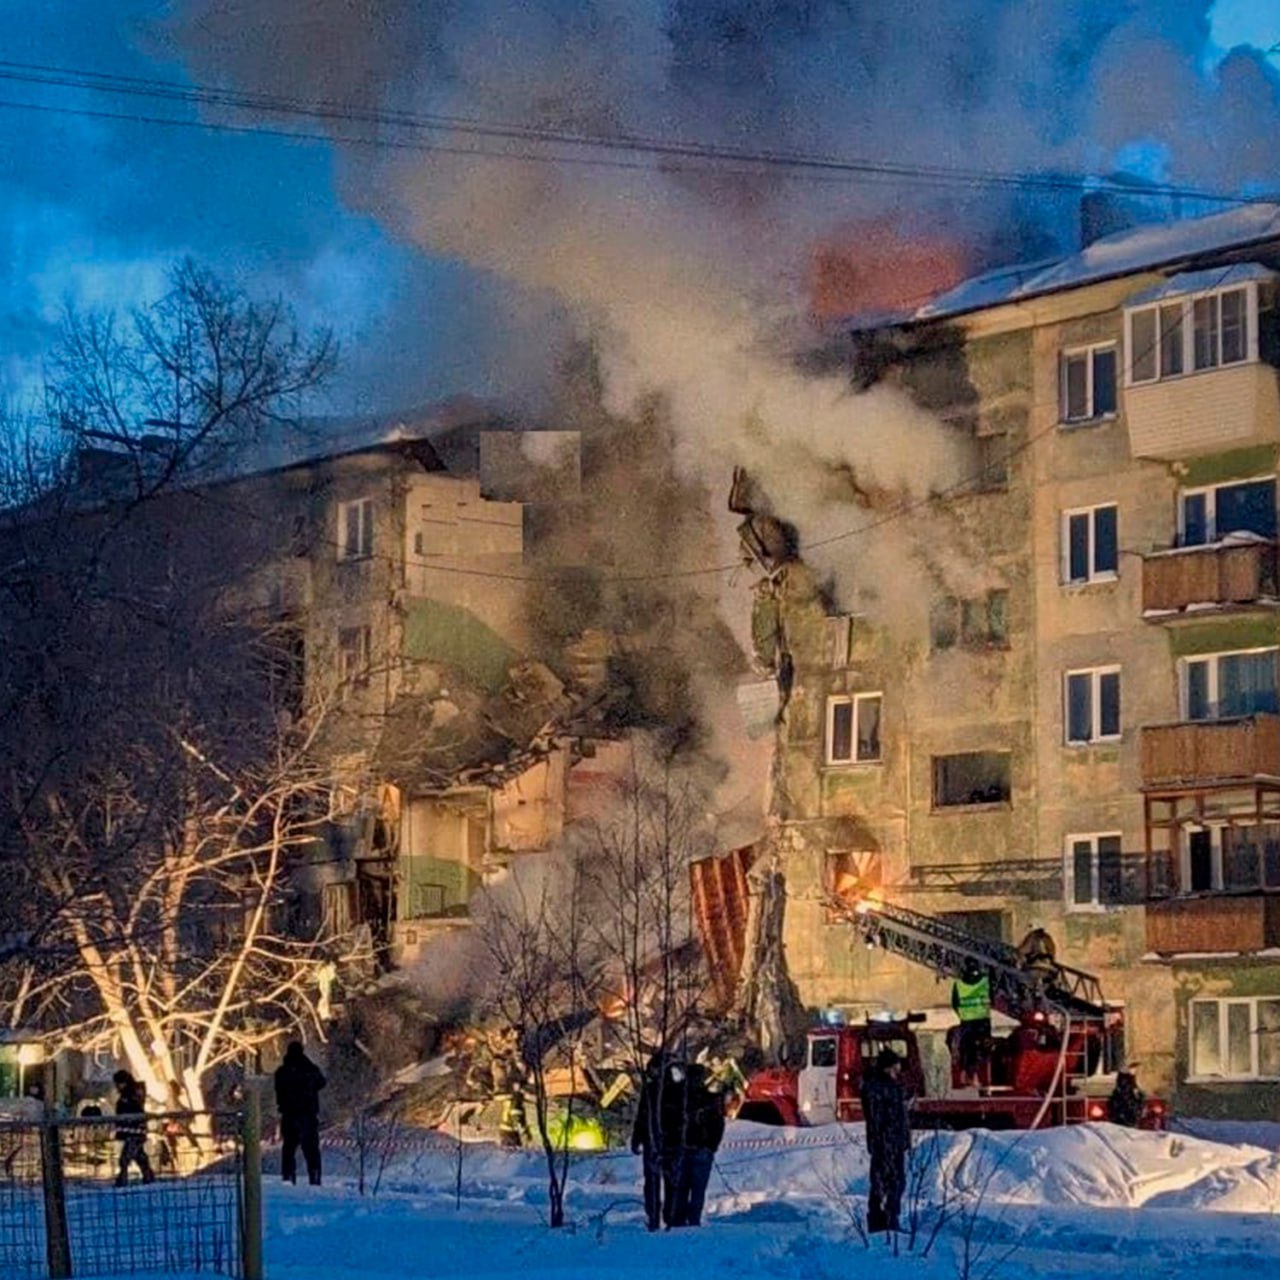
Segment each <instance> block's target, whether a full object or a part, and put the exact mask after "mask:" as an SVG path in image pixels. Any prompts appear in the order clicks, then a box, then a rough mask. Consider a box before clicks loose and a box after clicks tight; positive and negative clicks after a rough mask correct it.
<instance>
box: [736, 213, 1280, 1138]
mask: <svg viewBox="0 0 1280 1280" xmlns="http://www.w3.org/2000/svg"><path fill="white" fill-rule="evenodd" d="M1278 297H1280V207H1277V206H1274V205H1267V204H1251V205H1245V206H1242V207H1240V208H1238V209H1236V210H1233V211H1230V212H1226V213H1221V214H1215V215H1212V216H1208V217H1203V218H1197V219H1192V220H1186V221H1181V222H1177V223H1172V224H1166V225H1162V226H1144V227H1136V228H1131V229H1128V230H1120V231H1117V232H1115V233H1113V234H1111V235H1109V236H1107V237H1105V238H1102V239H1098V240H1096V241H1094V242H1093V243H1090V244H1087V245H1086V247H1084V248H1083V249H1082V250H1081V251H1080V252H1078V253H1076V254H1074V255H1072V256H1069V257H1067V258H1065V259H1061V260H1058V261H1053V262H1042V263H1038V264H1031V265H1027V266H1021V267H1017V268H1013V269H1009V270H1006V271H998V272H992V273H989V274H987V275H985V276H982V277H979V278H977V279H973V280H970V281H967V282H965V283H963V284H961V285H959V286H958V287H956V288H954V289H953V290H951V291H950V292H947V293H944V294H942V295H941V296H939V297H937V298H935V299H934V300H933V301H932V302H931V303H929V304H927V305H926V306H924V307H923V308H921V309H920V310H919V311H917V312H916V313H915V314H913V315H911V316H909V317H907V318H905V319H904V320H903V321H902V322H901V323H896V324H891V325H885V324H883V323H877V324H876V325H875V326H872V327H865V328H863V327H856V328H855V332H854V333H853V346H854V349H855V350H856V352H857V353H858V355H857V358H858V360H859V367H860V368H861V369H863V370H864V371H865V370H870V372H869V373H867V376H866V379H865V380H866V381H868V382H869V381H873V380H889V381H891V382H893V383H894V384H896V385H897V386H899V387H900V388H901V389H903V390H904V391H906V392H907V393H909V394H910V395H911V396H912V397H913V399H914V400H915V401H916V403H917V404H919V405H921V406H922V407H924V408H926V409H928V410H930V411H932V412H933V413H934V414H935V415H937V417H938V419H939V421H940V424H941V426H940V428H939V429H940V430H948V431H953V432H959V433H963V434H964V435H965V436H966V437H967V438H969V439H971V441H972V444H973V453H972V461H971V465H970V467H969V474H968V475H967V476H966V478H965V482H964V483H963V484H961V485H957V486H953V487H951V488H949V489H948V490H947V491H946V492H945V493H943V494H941V495H935V496H934V497H933V498H931V499H929V500H928V501H927V503H925V504H916V505H915V506H914V507H913V508H912V510H911V512H910V514H909V515H908V516H907V517H906V519H907V520H910V521H911V522H912V524H913V527H914V529H915V531H916V533H915V535H914V536H915V539H916V541H915V550H914V551H913V552H912V553H911V560H912V564H913V566H914V567H915V569H918V570H919V578H920V581H921V583H922V584H923V585H922V587H921V589H920V591H919V592H918V594H919V595H920V596H921V597H922V598H921V599H919V600H918V601H917V603H916V611H915V613H909V612H902V611H901V610H899V612H898V613H896V614H895V613H894V612H893V611H892V610H890V609H888V608H887V607H886V606H883V605H881V606H879V607H877V605H876V604H875V602H874V597H875V587H876V584H875V583H874V582H872V583H867V582H865V575H864V579H863V581H862V584H861V585H864V586H866V587H867V588H869V590H868V598H869V599H871V600H872V603H871V604H870V605H868V607H866V608H865V609H863V608H862V607H861V606H860V605H859V604H858V603H856V602H854V601H850V600H841V599H840V598H839V596H838V593H836V594H833V593H832V591H831V590H829V589H828V586H827V582H826V578H825V576H824V575H828V574H830V572H831V570H830V564H829V562H828V563H827V564H825V565H823V566H818V565H817V564H809V563H806V562H805V560H804V559H803V556H804V550H803V547H801V548H800V550H799V551H798V552H797V550H796V549H795V545H794V540H793V538H792V537H791V535H790V531H789V529H788V527H787V526H786V524H785V518H786V515H787V513H786V512H785V511H779V512H776V513H771V512H770V510H769V507H768V503H767V498H766V497H764V496H763V495H762V494H753V493H752V487H753V486H752V484H751V481H753V480H754V481H756V482H757V483H758V484H759V486H760V488H761V489H762V490H765V491H767V486H768V477H767V476H758V477H740V478H739V483H738V484H737V485H736V486H735V496H734V502H733V505H734V507H735V509H736V510H738V511H739V512H740V513H742V514H743V515H744V517H745V520H744V523H743V527H742V535H743V540H744V545H745V546H746V548H747V550H748V553H749V555H750V558H751V559H752V560H753V561H754V563H755V564H756V565H757V566H758V567H759V568H760V569H761V570H762V571H763V573H762V577H761V580H760V582H759V584H758V587H757V596H756V606H755V633H756V649H757V659H758V660H759V662H760V663H761V664H762V666H763V667H764V668H765V669H767V670H769V671H771V672H772V673H773V674H774V676H775V678H776V681H777V684H778V688H779V698H780V702H781V711H780V713H779V715H778V720H777V729H776V733H777V749H778V761H777V767H776V782H775V786H774V795H773V804H772V807H773V813H774V816H775V818H776V819H777V824H778V834H777V841H778V847H779V849H780V850H781V854H780V856H781V862H782V866H783V868H784V870H785V874H786V876H787V908H786V922H785V943H786V951H787V960H788V966H789V970H790V974H791V977H792V979H793V980H794V982H795V983H796V985H797V988H798V990H799V993H800V995H801V998H802V1000H803V1001H804V1003H805V1004H807V1005H810V1006H821V1005H827V1004H836V1005H844V1006H847V1007H849V1008H850V1009H852V1010H855V1011H857V1012H859V1013H860V1012H861V1011H872V1010H876V1009H883V1008H893V1009H902V1008H905V1007H910V1008H913V1009H922V1010H927V1011H929V1020H930V1021H929V1023H928V1024H926V1025H935V1026H938V1027H941V1026H943V1025H945V1023H946V1021H947V1019H948V1018H949V1017H950V1011H949V1008H948V1002H949V984H948V983H945V982H940V981H937V980H935V978H934V977H933V975H931V974H930V973H929V972H927V971H925V970H923V969H921V968H919V967H915V966H912V965H910V964H908V963H906V962H905V961H903V960H901V959H898V958H895V957H893V956H891V955H888V954H887V953H885V952H883V951H880V950H878V949H867V948H864V947H863V946H862V945H861V944H860V943H858V944H857V945H855V940H854V938H853V936H852V931H851V930H850V929H849V928H848V927H847V926H846V925H844V924H842V923H839V922H837V921H836V920H834V919H833V918H832V917H831V915H830V912H829V908H828V906H827V905H825V903H824V896H825V895H827V894H831V893H836V894H839V895H843V896H848V895H851V894H857V893H864V894H866V893H873V894H878V895H881V896H882V897H883V898H884V899H886V900H888V901H891V902H896V903H900V904H902V905H905V906H909V907H911V908H912V909H914V910H916V911H920V912H925V913H928V914H931V915H934V916H940V917H944V918H946V919H947V920H949V921H950V922H952V923H954V924H958V925H960V926H962V927H963V928H965V929H967V930H969V931H971V932H973V933H976V934H987V935H990V936H998V937H1000V938H1002V939H1004V940H1005V941H1011V942H1016V941H1017V940H1018V939H1019V938H1020V937H1021V936H1022V934H1023V933H1024V931H1026V930H1027V929H1028V928H1029V927H1030V926H1031V925H1032V924H1033V923H1036V922H1039V923H1043V924H1044V925H1045V926H1046V927H1047V928H1048V929H1049V931H1050V933H1051V934H1052V935H1053V937H1054V938H1055V939H1056V941H1057V947H1058V957H1059V959H1060V960H1062V961H1064V962H1065V963H1067V964H1070V965H1073V966H1076V967H1078V968H1080V969H1084V970H1087V971H1089V972H1092V973H1096V974H1097V975H1099V977H1100V978H1101V980H1102V987H1103V990H1104V992H1105V994H1106V996H1107V998H1108V999H1109V1001H1111V1002H1112V1003H1113V1004H1114V1005H1115V1006H1117V1007H1119V1008H1122V1009H1123V1013H1124V1027H1125V1037H1126V1046H1125V1048H1126V1052H1127V1056H1128V1058H1129V1060H1130V1061H1131V1062H1137V1063H1139V1064H1140V1070H1141V1076H1142V1079H1143V1081H1144V1084H1145V1085H1146V1086H1147V1087H1149V1088H1152V1089H1155V1090H1158V1091H1160V1092H1162V1093H1163V1094H1164V1095H1165V1096H1166V1097H1168V1098H1169V1099H1170V1100H1171V1101H1172V1103H1173V1105H1174V1107H1175V1108H1176V1109H1177V1110H1179V1111H1181V1112H1184V1113H1189V1114H1215V1115H1234V1116H1239V1117H1256V1116H1263V1115H1266V1116H1270V1115H1273V1114H1274V1113H1275V1110H1276V1107H1277V1104H1280V591H1278V590H1277V565H1276V558H1277V541H1276V538H1277V494H1276V487H1277V474H1278V470H1277V464H1278V459H1280V385H1278V382H1277V365H1278V364H1280V309H1278ZM858 411H859V410H858V404H857V398H856V397H854V398H853V400H852V401H851V412H853V413H857V412H858ZM888 509H892V504H890V507H889V508H888ZM884 510H885V508H881V509H880V510H877V509H876V508H875V507H874V505H872V504H869V503H867V502H865V501H864V502H862V503H859V502H858V501H857V500H856V499H851V500H850V502H849V506H848V511H849V520H848V522H847V524H848V527H849V528H850V529H853V528H855V527H856V526H858V525H859V524H860V523H861V524H862V525H864V531H863V532H861V533H859V534H857V535H856V536H854V537H852V538H850V539H849V540H848V541H847V544H846V545H845V547H844V548H843V549H842V550H841V552H840V554H841V555H843V556H845V557H847V559H848V561H849V563H850V566H851V569H850V572H851V573H852V574H854V575H855V576H856V574H857V572H858V565H859V563H860V562H863V561H865V563H867V564H870V565H875V564H881V565H883V564H884V563H886V562H887V561H886V559H885V558H884V557H877V556H876V555H875V552H876V550H877V548H876V543H877V540H881V541H883V540H885V539H887V538H889V537H890V536H901V534H900V531H899V530H898V529H896V528H895V527H894V525H895V522H894V521H886V520H885V519H883V511H884ZM775 517H776V518H775ZM896 523H897V525H899V526H900V525H901V524H902V523H903V521H902V520H898V521H897V522H896ZM957 560H960V561H962V562H963V565H964V567H965V568H966V569H967V570H968V572H964V573H958V572H956V570H955V563H956V561H957ZM907 568H908V567H907V566H906V565H904V573H905V572H906V571H907ZM913 571H914V570H913ZM881 585H882V586H883V585H884V584H881ZM843 610H848V611H847V612H844V611H843Z"/></svg>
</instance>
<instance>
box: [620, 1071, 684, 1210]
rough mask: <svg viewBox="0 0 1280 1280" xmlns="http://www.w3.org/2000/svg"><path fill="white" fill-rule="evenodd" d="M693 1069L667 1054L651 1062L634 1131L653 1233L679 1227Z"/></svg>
mask: <svg viewBox="0 0 1280 1280" xmlns="http://www.w3.org/2000/svg"><path fill="white" fill-rule="evenodd" d="M687 1071H688V1068H687V1067H686V1065H685V1064H684V1063H682V1062H676V1061H673V1060H672V1059H671V1058H670V1057H668V1056H667V1055H666V1054H664V1053H656V1054H654V1056H653V1057H652V1058H651V1059H650V1060H649V1066H648V1068H647V1069H646V1071H645V1076H644V1083H643V1084H642V1085H641V1086H640V1097H639V1100H638V1102H637V1105H636V1121H635V1126H634V1127H633V1128H632V1130H631V1150H632V1153H633V1154H635V1155H638V1156H641V1157H642V1159H643V1169H644V1215H645V1222H646V1224H647V1225H648V1227H649V1230H650V1231H657V1229H658V1227H659V1226H661V1225H666V1226H668V1227H670V1226H674V1225H676V1224H675V1221H674V1217H675V1210H676V1201H677V1198H678V1195H679V1191H680V1181H681V1176H682V1170H683V1166H684V1156H685V1126H686V1122H687V1116H688V1088H687V1085H688V1081H687Z"/></svg>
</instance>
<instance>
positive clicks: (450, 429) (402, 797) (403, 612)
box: [84, 404, 611, 968]
mask: <svg viewBox="0 0 1280 1280" xmlns="http://www.w3.org/2000/svg"><path fill="white" fill-rule="evenodd" d="M528 434H529V433H526V432H522V431H517V430H512V429H509V428H507V427H505V426H503V424H502V423H501V422H500V421H498V420H495V419H494V418H493V417H492V416H485V414H484V413H483V411H482V410H481V409H480V408H479V407H478V406H474V405H470V404H464V405H463V406H462V408H459V407H457V406H455V405H447V406H445V407H443V408H442V409H440V410H439V411H433V412H429V413H426V414H424V415H422V416H421V417H419V418H416V419H413V420H410V421H398V422H395V423H374V424H357V425H354V426H341V425H340V426H336V427H335V426H333V425H331V424H324V425H323V426H322V427H321V428H317V429H316V430H314V431H308V432H306V433H297V432H295V433H291V434H290V435H289V436H288V437H284V436H282V438H281V439H280V440H277V441H272V442H259V443H258V444H256V445H255V446H253V448H252V449H249V450H246V451H245V452H243V453H242V454H241V455H240V456H238V457H237V458H236V459H235V460H234V464H233V465H232V466H231V467H229V468H228V471H229V472H230V474H227V475H222V476H218V477H217V478H216V479H215V480H213V481H212V482H211V485H210V487H209V491H210V492H212V491H213V490H214V489H216V490H217V492H218V494H219V496H220V506H228V505H229V506H230V507H232V508H233V509H236V510H245V511H253V512H256V513H259V519H258V520H257V521H256V522H243V523H246V524H252V525H253V526H254V528H253V538H252V543H253V545H252V546H251V547H249V548H246V549H245V550H244V566H245V567H244V570H243V572H242V573H239V574H238V575H236V576H237V577H238V581H239V586H238V587H237V589H236V591H235V593H234V594H235V597H236V598H235V600H234V601H233V602H232V607H233V608H235V609H237V610H241V611H244V612H246V613H248V614H250V615H252V616H253V617H254V618H256V619H257V620H259V621H260V622H261V624H262V625H263V627H265V628H269V629H270V630H271V631H272V633H273V634H274V635H275V636H276V637H281V636H283V637H285V642H284V646H283V647H284V648H285V649H286V650H287V655H286V656H287V659H288V660H287V662H286V663H285V666H286V667H287V668H288V670H287V671H286V672H285V673H284V676H285V678H286V679H287V680H288V681H290V682H291V683H292V685H293V686H294V691H293V702H294V704H295V706H296V709H297V711H298V712H299V713H301V712H302V710H303V708H304V707H305V708H308V709H310V710H309V712H308V713H309V714H315V712H314V709H315V708H316V707H323V708H324V710H323V714H322V715H319V716H318V717H317V718H318V723H319V725H320V729H319V733H318V736H317V739H316V743H315V748H314V754H315V756H316V761H317V765H318V767H319V768H320V771H321V773H322V774H323V776H324V777H325V778H326V779H328V792H329V800H328V820H327V821H326V822H325V823H324V824H323V825H322V826H320V827H318V828H316V835H315V838H314V839H313V840H312V841H311V843H310V846H309V848H308V849H307V850H305V851H304V852H302V853H301V855H300V857H299V859H298V865H297V866H296V868H295V869H294V872H293V874H292V876H291V884H290V889H289V894H288V902H287V903H285V904H283V910H284V911H285V912H286V913H287V916H288V928H289V930H290V932H292V933H293V934H294V935H295V936H299V937H314V936H316V935H317V934H318V933H320V934H322V935H323V936H326V937H329V938H332V939H334V940H335V945H336V946H337V948H338V951H339V952H340V953H341V954H342V955H352V956H368V955H370V954H371V955H372V956H374V957H376V960H377V962H378V964H379V965H381V966H382V967H384V968H387V967H391V966H394V965H400V964H411V963H412V962H413V961H414V959H415V958H416V956H417V954H418V953H419V951H420V950H421V949H422V948H423V947H424V946H425V945H427V944H428V943H429V942H430V940H431V939H432V938H433V937H435V936H437V935H438V934H439V933H440V932H441V931H444V930H449V929H453V928H457V927H459V926H461V925H465V923H466V922H467V919H468V915H469V904H470V901H471V898H472V895H473V894H474V893H475V891H476V889H477V887H478V886H479V885H480V884H481V883H482V882H483V880H484V877H485V875H486V874H487V873H489V872H491V871H493V870H496V869H497V868H499V867H501V866H502V865H503V863H504V862H505V860H507V859H509V858H510V857H512V856H516V855H519V854H522V853H530V852H535V851H540V850H545V849H547V848H548V847H549V845H550V844H551V843H552V842H553V841H554V840H555V838H556V837H557V836H558V834H559V833H560V831H561V829H562V827H563V825H564V823H565V821H566V816H567V815H568V816H572V813H573V805H574V797H575V796H580V795H582V794H584V793H586V792H590V791H591V790H592V789H593V788H595V787H596V786H597V784H598V782H599V771H600V769H601V767H603V762H604V761H605V760H606V759H607V758H609V753H610V749H611V744H610V743H608V742H599V743H598V744H597V743H596V741H595V740H594V739H593V738H592V736H591V729H590V722H591V707H592V706H593V705H594V702H593V700H594V699H596V698H597V695H598V694H599V687H600V683H601V681H602V680H603V675H602V672H603V658H602V657H601V656H600V655H599V654H594V655H593V652H592V646H591V643H590V637H588V639H587V641H586V642H585V643H584V644H583V645H582V646H581V652H575V654H573V655H570V656H569V657H568V658H567V659H566V662H564V663H560V664H559V665H560V667H561V668H562V671H563V674H562V675H556V674H554V673H553V671H552V670H551V668H550V667H549V666H548V665H546V664H545V663H543V662H541V661H537V660H535V659H533V658H532V657H530V656H529V648H530V646H529V636H528V633H527V625H526V608H525V606H526V600H525V597H524V592H525V589H526V583H527V582H528V580H529V570H528V569H527V567H526V565H525V555H524V552H525V539H526V523H527V519H526V517H527V514H528V510H529V504H527V503H524V502H522V501H520V500H519V499H520V497H521V496H522V494H521V488H522V485H523V486H524V487H526V488H527V487H528V484H529V483H530V480H531V477H532V479H533V480H536V482H537V494H536V495H535V496H536V497H537V498H538V501H541V502H546V501H551V500H556V501H563V502H573V501H574V499H575V497H576V494H577V489H578V466H579V464H578V452H577V437H576V435H575V434H574V433H570V432H551V431H546V432H539V433H538V438H539V442H540V443H539V447H538V448H537V449H528V448H522V442H523V441H525V439H526V437H527V435H528ZM549 446H550V447H549ZM530 453H534V454H536V455H537V457H536V459H534V460H533V461H531V460H530V457H529V456H528V455H529V454H530ZM84 461H85V462H86V463H87V464H88V467H87V468H86V469H85V475H86V478H87V480H88V481H90V482H91V481H92V479H93V476H92V468H93V466H95V465H96V466H98V467H102V466H103V465H104V464H105V465H107V466H108V467H109V466H110V464H111V462H112V461H113V457H112V455H109V454H108V455H106V456H105V457H98V458H96V459H95V458H86V459H85V460H84ZM200 491H201V490H199V489H198V488H193V489H192V490H191V493H186V492H184V491H183V490H182V489H179V490H178V491H177V492H176V493H175V494H174V495H173V496H172V497H171V498H170V499H168V500H169V501H171V502H172V503H174V504H177V505H178V506H179V507H180V506H181V504H182V503H184V502H185V503H188V504H190V503H191V502H192V501H194V498H193V497H192V493H197V492H200ZM264 516H265V517H266V518H265V519H264V518H262V517H264ZM219 536H220V539H221V538H222V535H221V534H220V535H219ZM226 540H229V541H230V542H232V543H234V533H231V534H228V535H226ZM237 553H238V548H236V547H234V546H233V548H232V549H231V550H226V551H225V554H227V555H230V556H235V555H237ZM596 647H597V648H598V647H599V646H598V645H597V646H596Z"/></svg>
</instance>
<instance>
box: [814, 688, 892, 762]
mask: <svg viewBox="0 0 1280 1280" xmlns="http://www.w3.org/2000/svg"><path fill="white" fill-rule="evenodd" d="M880 706H881V695H880V694H878V693H855V694H853V695H852V696H851V697H846V698H829V699H828V700H827V763H828V764H871V763H874V762H876V761H878V760H879V759H880V758H881V757H880Z"/></svg>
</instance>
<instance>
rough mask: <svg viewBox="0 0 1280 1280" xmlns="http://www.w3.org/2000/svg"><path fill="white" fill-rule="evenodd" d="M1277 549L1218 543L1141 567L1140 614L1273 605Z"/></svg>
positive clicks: (1155, 558)
mask: <svg viewBox="0 0 1280 1280" xmlns="http://www.w3.org/2000/svg"><path fill="white" fill-rule="evenodd" d="M1276 596H1277V582H1276V544H1275V543H1274V542H1261V541H1259V542H1237V543H1218V544H1216V545H1214V546H1208V547H1186V548H1183V549H1180V550H1178V551H1162V552H1160V553H1158V554H1157V555H1153V556H1148V557H1147V558H1146V559H1144V560H1143V562H1142V611H1143V613H1144V614H1146V615H1148V616H1150V615H1156V616H1166V617H1167V616H1168V615H1170V614H1175V613H1182V612H1184V611H1186V610H1187V609H1189V608H1191V607H1192V606H1204V605H1217V606H1218V607H1220V608H1231V607H1233V606H1234V607H1239V606H1242V605H1250V604H1258V603H1261V602H1264V601H1269V602H1275V600H1276Z"/></svg>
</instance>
